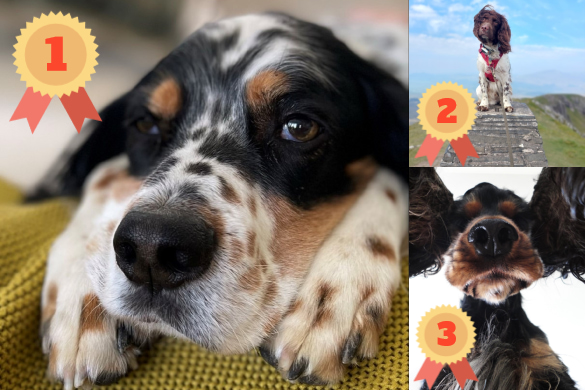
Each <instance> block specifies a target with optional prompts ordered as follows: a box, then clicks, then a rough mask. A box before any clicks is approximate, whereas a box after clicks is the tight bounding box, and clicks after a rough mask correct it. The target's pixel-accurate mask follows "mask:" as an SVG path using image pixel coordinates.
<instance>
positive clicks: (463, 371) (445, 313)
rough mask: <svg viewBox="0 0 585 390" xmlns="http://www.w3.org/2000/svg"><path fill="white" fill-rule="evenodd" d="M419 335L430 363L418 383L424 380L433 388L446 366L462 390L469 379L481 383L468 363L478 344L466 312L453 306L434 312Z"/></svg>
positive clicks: (423, 319)
mask: <svg viewBox="0 0 585 390" xmlns="http://www.w3.org/2000/svg"><path fill="white" fill-rule="evenodd" d="M416 335H417V341H418V344H419V347H420V349H421V350H422V352H423V353H424V354H425V356H426V357H427V359H426V360H425V362H424V364H423V366H422V367H421V368H420V370H419V372H418V374H417V375H416V378H415V381H418V380H423V379H424V380H426V381H427V385H428V387H429V389H430V388H432V387H433V384H434V383H435V381H436V379H437V376H438V375H439V373H440V372H441V369H442V368H443V366H444V365H445V364H448V365H449V367H450V368H451V371H452V372H453V375H454V376H455V379H456V380H457V383H459V386H461V388H462V389H463V388H465V382H466V381H467V379H471V380H474V381H477V377H476V376H475V373H474V372H473V369H472V368H471V366H470V365H469V362H468V361H467V354H468V353H469V352H471V349H472V348H473V344H474V341H475V327H474V326H473V322H472V321H471V318H470V317H468V316H467V315H466V314H465V312H463V310H461V309H459V308H456V307H454V306H449V305H447V306H437V307H435V308H434V309H431V310H430V311H429V312H427V313H426V314H425V315H424V316H423V318H422V319H421V321H420V322H419V326H418V328H417V333H416Z"/></svg>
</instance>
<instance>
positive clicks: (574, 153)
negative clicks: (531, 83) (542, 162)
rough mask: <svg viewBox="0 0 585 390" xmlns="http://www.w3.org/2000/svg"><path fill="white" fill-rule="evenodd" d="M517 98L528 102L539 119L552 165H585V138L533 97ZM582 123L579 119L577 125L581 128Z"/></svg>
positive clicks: (541, 132)
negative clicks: (533, 99) (542, 107)
mask: <svg viewBox="0 0 585 390" xmlns="http://www.w3.org/2000/svg"><path fill="white" fill-rule="evenodd" d="M517 100H519V101H521V102H524V103H526V104H528V107H529V108H530V109H531V110H532V112H533V113H534V116H535V117H536V120H537V121H538V131H539V132H540V135H541V136H542V146H543V149H544V152H545V154H546V158H547V159H548V164H549V165H550V166H552V167H583V166H585V138H583V137H581V136H580V135H579V134H577V133H576V132H575V131H573V130H572V129H571V128H569V127H568V126H566V125H564V124H562V123H560V122H558V121H556V120H554V119H553V118H552V117H550V116H549V115H547V114H546V113H545V112H544V111H543V110H542V109H540V108H539V107H538V106H537V105H536V104H534V103H533V102H532V99H517ZM571 120H573V118H571ZM573 123H575V122H573ZM580 125H581V123H580V122H579V121H578V120H577V121H576V123H575V126H576V127H578V128H579V127H580Z"/></svg>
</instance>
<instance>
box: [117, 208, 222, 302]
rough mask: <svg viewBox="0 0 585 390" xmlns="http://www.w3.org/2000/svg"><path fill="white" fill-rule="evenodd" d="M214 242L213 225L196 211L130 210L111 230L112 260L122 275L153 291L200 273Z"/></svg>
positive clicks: (205, 264) (213, 246)
mask: <svg viewBox="0 0 585 390" xmlns="http://www.w3.org/2000/svg"><path fill="white" fill-rule="evenodd" d="M215 246H216V238H215V233H214V231H213V229H212V228H211V227H210V226H209V225H208V224H207V223H206V222H205V221H204V220H203V218H201V217H200V216H197V215H193V214H190V215H177V214H159V213H146V212H138V211H132V212H130V213H128V214H127V215H126V216H125V217H124V219H123V220H122V222H121V223H120V226H118V229H117V230H116V233H115V234H114V251H115V252H116V262H117V263H118V266H119V267H120V269H121V270H122V272H124V274H125V275H126V277H127V278H128V279H129V280H131V281H133V282H135V283H138V284H140V285H146V286H149V287H150V288H151V289H152V290H153V291H155V290H156V291H158V290H161V289H171V288H175V287H178V286H180V285H181V284H183V283H185V282H186V281H188V280H193V279H195V278H197V277H198V276H201V275H202V274H203V273H204V272H205V271H206V270H207V268H209V265H210V263H211V258H212V256H213V252H214V250H215Z"/></svg>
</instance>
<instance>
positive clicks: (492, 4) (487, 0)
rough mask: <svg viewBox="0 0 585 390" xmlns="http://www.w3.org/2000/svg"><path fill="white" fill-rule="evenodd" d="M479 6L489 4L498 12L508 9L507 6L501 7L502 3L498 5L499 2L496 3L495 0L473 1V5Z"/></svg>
mask: <svg viewBox="0 0 585 390" xmlns="http://www.w3.org/2000/svg"><path fill="white" fill-rule="evenodd" d="M477 4H482V5H487V4H489V5H491V6H493V7H494V9H495V10H496V11H498V12H500V11H503V10H505V9H507V8H508V7H506V6H505V5H500V3H498V2H497V1H494V0H473V1H472V2H471V5H477Z"/></svg>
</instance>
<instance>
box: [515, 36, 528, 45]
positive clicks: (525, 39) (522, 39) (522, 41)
mask: <svg viewBox="0 0 585 390" xmlns="http://www.w3.org/2000/svg"><path fill="white" fill-rule="evenodd" d="M527 40H528V35H521V36H519V37H518V38H515V39H514V41H516V43H524V42H526V41H527Z"/></svg>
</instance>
